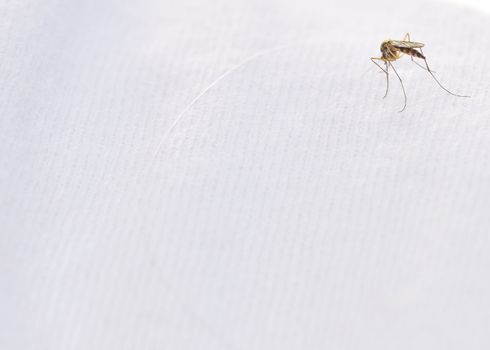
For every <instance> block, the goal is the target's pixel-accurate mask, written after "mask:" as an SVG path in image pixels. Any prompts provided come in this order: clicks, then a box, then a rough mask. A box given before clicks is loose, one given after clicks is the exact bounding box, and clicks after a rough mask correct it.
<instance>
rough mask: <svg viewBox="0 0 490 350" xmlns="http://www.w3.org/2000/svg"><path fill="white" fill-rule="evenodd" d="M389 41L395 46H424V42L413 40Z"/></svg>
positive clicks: (411, 47)
mask: <svg viewBox="0 0 490 350" xmlns="http://www.w3.org/2000/svg"><path fill="white" fill-rule="evenodd" d="M390 43H391V45H393V46H395V47H404V48H407V49H419V48H421V47H424V46H425V44H422V43H416V42H414V41H401V40H390Z"/></svg>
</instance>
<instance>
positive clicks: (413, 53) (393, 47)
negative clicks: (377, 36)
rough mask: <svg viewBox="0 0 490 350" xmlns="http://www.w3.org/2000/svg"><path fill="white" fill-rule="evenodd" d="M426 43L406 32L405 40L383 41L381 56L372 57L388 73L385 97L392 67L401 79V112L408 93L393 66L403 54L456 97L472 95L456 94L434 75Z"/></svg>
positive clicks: (404, 106)
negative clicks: (382, 63) (417, 59)
mask: <svg viewBox="0 0 490 350" xmlns="http://www.w3.org/2000/svg"><path fill="white" fill-rule="evenodd" d="M424 46H425V44H423V43H418V42H414V41H411V40H410V34H409V33H407V34H405V36H404V38H403V40H385V41H383V42H382V43H381V47H380V50H381V57H371V61H372V62H373V63H374V64H375V65H377V66H378V67H379V68H380V69H381V70H382V71H383V72H384V73H385V74H386V92H385V95H384V96H383V98H385V97H386V96H388V89H389V86H390V79H389V68H390V67H391V68H392V69H393V71H394V72H395V74H396V76H397V77H398V80H399V81H400V84H401V86H402V90H403V97H404V104H403V108H402V109H401V110H400V111H399V112H403V111H404V110H405V108H406V107H407V94H406V92H405V87H404V86H403V81H402V78H400V75H399V74H398V72H397V71H396V69H395V66H393V63H392V62H394V61H396V60H398V59H399V58H401V57H402V56H403V54H406V55H409V56H410V58H411V60H412V62H413V63H415V64H416V65H418V66H419V67H421V68H422V69H424V70H426V71H427V72H429V73H430V75H431V76H432V78H434V80H435V81H436V82H437V84H438V85H439V86H440V87H441V88H442V89H443V90H445V91H446V92H448V93H450V94H451V95H453V96H456V97H470V96H463V95H458V94H455V93H453V92H451V91H449V90H448V89H446V88H445V87H444V86H443V85H442V84H441V83H440V82H439V80H437V78H436V77H435V75H434V71H433V70H431V69H430V68H429V64H428V63H427V59H426V58H425V56H424V53H423V51H422V47H424ZM414 57H416V58H420V59H423V60H424V62H425V67H424V66H423V65H421V64H420V63H418V62H417V61H415V60H414ZM376 61H382V62H384V64H385V68H383V67H382V66H381V65H379V64H378V63H377V62H376Z"/></svg>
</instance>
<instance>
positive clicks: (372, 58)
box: [371, 57, 390, 98]
mask: <svg viewBox="0 0 490 350" xmlns="http://www.w3.org/2000/svg"><path fill="white" fill-rule="evenodd" d="M375 60H378V61H383V62H384V63H385V67H386V69H383V67H381V66H380V65H379V64H378V63H376V61H375ZM371 61H372V62H373V63H374V64H375V65H377V66H378V67H379V69H381V70H382V71H383V73H385V74H386V92H385V95H384V96H383V98H386V96H388V89H389V87H390V79H389V73H388V62H386V61H385V60H383V59H381V58H378V57H371Z"/></svg>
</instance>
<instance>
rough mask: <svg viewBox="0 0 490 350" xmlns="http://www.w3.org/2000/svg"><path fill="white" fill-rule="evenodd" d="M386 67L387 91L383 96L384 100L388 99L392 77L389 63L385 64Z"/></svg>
mask: <svg viewBox="0 0 490 350" xmlns="http://www.w3.org/2000/svg"><path fill="white" fill-rule="evenodd" d="M385 67H386V91H385V95H384V96H383V98H386V96H388V89H389V88H390V77H389V75H390V74H389V70H388V67H389V66H388V62H385Z"/></svg>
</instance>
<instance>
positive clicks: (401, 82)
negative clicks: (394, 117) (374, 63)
mask: <svg viewBox="0 0 490 350" xmlns="http://www.w3.org/2000/svg"><path fill="white" fill-rule="evenodd" d="M388 64H389V65H390V66H391V68H393V71H394V72H395V74H396V76H397V77H398V80H400V84H401V86H402V90H403V98H404V103H403V108H402V109H401V110H400V111H399V113H401V112H403V111H404V110H405V107H407V94H406V92H405V87H404V86H403V81H402V78H400V75H398V72H397V71H396V69H395V67H394V66H393V64H392V63H391V62H388Z"/></svg>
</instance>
